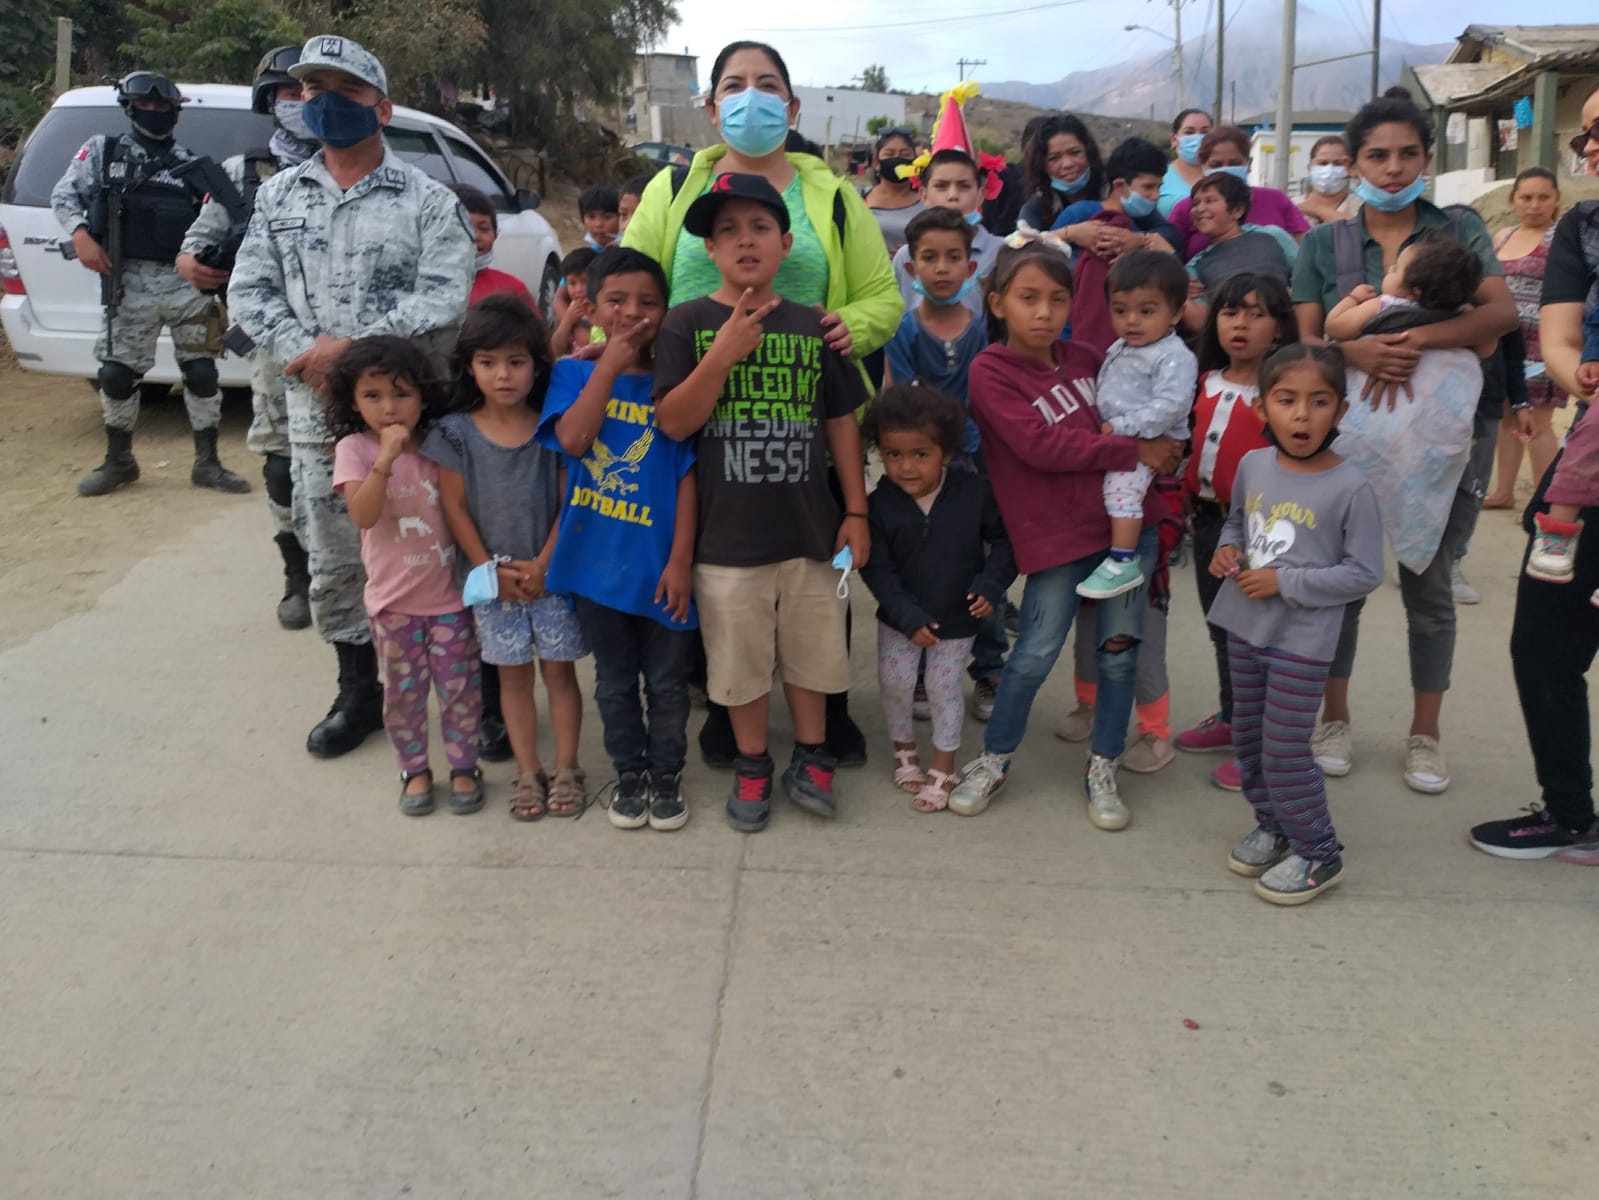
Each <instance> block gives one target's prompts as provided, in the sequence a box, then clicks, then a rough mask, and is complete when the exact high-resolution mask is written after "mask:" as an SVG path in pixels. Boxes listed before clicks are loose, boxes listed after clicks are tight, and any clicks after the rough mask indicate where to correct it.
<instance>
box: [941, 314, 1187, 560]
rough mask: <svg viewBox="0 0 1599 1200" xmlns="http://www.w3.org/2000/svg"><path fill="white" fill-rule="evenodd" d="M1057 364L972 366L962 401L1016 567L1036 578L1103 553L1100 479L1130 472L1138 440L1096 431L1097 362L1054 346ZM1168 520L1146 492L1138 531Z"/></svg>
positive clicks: (994, 351)
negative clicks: (965, 402) (973, 427)
mask: <svg viewBox="0 0 1599 1200" xmlns="http://www.w3.org/2000/svg"><path fill="white" fill-rule="evenodd" d="M1054 350H1055V365H1054V366H1053V367H1049V366H1046V365H1045V364H1043V363H1041V362H1039V361H1038V360H1037V359H1035V358H1029V357H1028V356H1027V355H1025V354H1019V353H1017V352H1016V351H1015V350H1011V349H1009V348H1007V347H1005V346H1001V345H993V346H989V347H988V348H987V349H985V350H984V351H983V352H982V353H980V354H979V355H978V356H977V357H976V358H975V359H973V360H972V366H971V371H970V373H969V374H968V376H967V395H968V397H969V399H970V408H971V414H972V418H973V419H974V420H975V421H976V422H977V429H978V432H979V433H980V434H981V435H982V447H983V461H984V463H986V464H987V466H988V477H989V482H990V484H991V485H992V486H993V489H994V499H995V500H997V501H998V502H999V514H1000V516H1001V517H1003V518H1004V521H1005V530H1006V532H1007V533H1009V534H1010V540H1011V545H1012V546H1013V547H1014V548H1015V550H1016V566H1017V568H1018V569H1019V570H1020V571H1021V573H1022V574H1024V575H1035V574H1037V573H1038V572H1039V571H1047V570H1049V569H1050V568H1051V567H1058V566H1060V565H1061V564H1063V563H1069V562H1075V561H1077V560H1078V559H1080V558H1087V557H1088V556H1089V555H1099V554H1104V553H1105V552H1106V551H1107V550H1109V549H1110V518H1109V517H1108V516H1106V515H1105V500H1104V496H1103V495H1102V492H1101V487H1102V484H1103V481H1104V475H1105V472H1106V471H1128V470H1131V469H1132V468H1133V467H1135V466H1136V465H1137V464H1138V442H1137V440H1136V439H1134V438H1128V437H1116V436H1114V435H1108V434H1103V433H1101V432H1100V426H1101V424H1102V422H1101V421H1100V417H1099V410H1098V409H1096V408H1095V407H1094V395H1095V388H1094V381H1095V379H1096V378H1097V377H1098V375H1099V365H1100V360H1101V357H1102V356H1101V355H1100V353H1099V352H1098V351H1097V350H1094V349H1092V348H1090V347H1088V346H1084V345H1080V344H1079V343H1077V342H1066V341H1057V342H1056V343H1055V346H1054ZM1165 513H1166V506H1165V503H1164V502H1163V501H1162V500H1161V499H1160V497H1159V496H1157V495H1156V493H1155V489H1154V488H1150V489H1149V491H1148V492H1147V493H1145V496H1144V528H1146V529H1153V528H1155V526H1156V525H1157V524H1158V523H1159V522H1160V519H1161V518H1162V517H1163V516H1164V515H1165Z"/></svg>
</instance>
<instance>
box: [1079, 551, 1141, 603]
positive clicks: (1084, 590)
mask: <svg viewBox="0 0 1599 1200" xmlns="http://www.w3.org/2000/svg"><path fill="white" fill-rule="evenodd" d="M1143 585H1144V573H1143V572H1142V571H1140V570H1139V569H1138V560H1137V559H1129V560H1128V561H1126V562H1117V561H1116V560H1115V559H1114V558H1106V559H1105V561H1104V562H1102V563H1100V564H1099V566H1097V567H1095V568H1094V573H1093V574H1092V575H1090V576H1089V577H1088V578H1087V579H1085V580H1083V581H1082V582H1081V583H1079V584H1078V585H1077V594H1078V595H1079V596H1081V597H1082V598H1083V599H1085V600H1109V599H1111V598H1112V597H1114V596H1120V595H1121V594H1122V593H1123V592H1130V591H1132V590H1133V589H1134V588H1139V587H1142V586H1143Z"/></svg>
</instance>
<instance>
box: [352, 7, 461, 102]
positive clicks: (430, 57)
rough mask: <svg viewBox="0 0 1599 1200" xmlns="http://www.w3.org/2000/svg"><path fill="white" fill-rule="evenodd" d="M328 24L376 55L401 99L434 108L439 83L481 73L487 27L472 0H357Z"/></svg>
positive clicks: (391, 90)
mask: <svg viewBox="0 0 1599 1200" xmlns="http://www.w3.org/2000/svg"><path fill="white" fill-rule="evenodd" d="M333 28H334V29H336V30H337V31H338V32H340V33H343V34H347V35H348V36H350V37H352V38H354V39H355V40H356V41H358V42H360V43H361V45H363V46H365V47H366V48H367V49H368V50H370V51H372V53H373V54H376V55H377V56H378V60H379V61H380V62H382V63H383V69H384V71H385V72H387V73H388V76H389V94H390V95H391V96H392V97H393V98H394V99H395V100H397V101H399V102H400V103H401V104H410V105H413V106H415V107H417V108H426V109H434V110H436V109H438V107H439V96H440V87H441V85H442V84H443V83H445V82H446V81H448V82H451V83H455V84H462V85H466V86H470V85H471V84H474V83H476V82H477V81H478V79H479V78H481V77H482V74H483V67H484V54H485V52H486V50H487V49H488V43H489V37H488V32H489V31H488V28H487V27H486V26H485V25H484V23H483V19H482V18H481V17H480V16H479V14H478V11H477V3H476V0H363V2H362V3H359V4H356V5H354V6H353V7H351V8H350V9H349V12H348V15H347V16H345V17H343V18H340V19H337V20H335V21H334V22H333Z"/></svg>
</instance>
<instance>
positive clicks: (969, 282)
mask: <svg viewBox="0 0 1599 1200" xmlns="http://www.w3.org/2000/svg"><path fill="white" fill-rule="evenodd" d="M976 286H977V277H976V276H975V275H968V276H967V277H966V282H965V283H963V284H961V285H960V288H959V290H957V291H956V293H955V294H954V295H953V296H943V297H940V296H935V295H933V294H932V293H931V292H929V291H928V290H927V289H926V288H924V287H923V286H922V281H921V280H920V279H913V280H911V291H913V292H915V293H916V294H917V295H918V296H920V297H921V298H922V299H924V300H926V301H927V302H928V303H929V304H936V305H937V306H938V307H939V308H954V307H955V306H956V305H957V304H961V303H964V302H965V300H966V297H967V296H969V295H971V294H972V289H973V288H974V287H976Z"/></svg>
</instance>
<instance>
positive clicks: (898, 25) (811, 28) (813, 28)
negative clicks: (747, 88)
mask: <svg viewBox="0 0 1599 1200" xmlns="http://www.w3.org/2000/svg"><path fill="white" fill-rule="evenodd" d="M1088 2H1089V0H1055V2H1054V3H1053V4H1035V5H1032V6H1031V7H1030V8H1009V9H1002V10H1001V11H999V12H987V13H976V14H972V13H968V14H967V15H966V16H962V17H934V18H930V19H928V20H925V21H886V22H881V23H878V24H874V25H806V26H794V25H790V26H783V27H777V26H771V25H756V26H753V27H752V28H751V32H752V33H784V34H790V35H794V34H807V33H861V32H865V31H867V30H871V29H916V28H921V27H925V26H931V25H956V24H969V23H974V22H975V23H979V24H980V23H984V22H987V21H992V20H993V19H994V18H995V17H1015V16H1020V15H1022V14H1023V13H1036V12H1048V11H1049V10H1050V9H1055V8H1070V7H1073V6H1074V5H1078V4H1087V3H1088Z"/></svg>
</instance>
